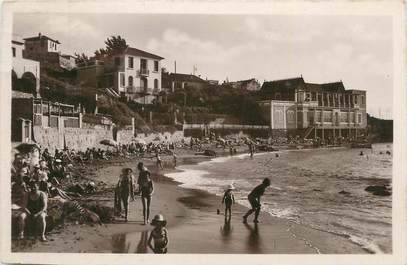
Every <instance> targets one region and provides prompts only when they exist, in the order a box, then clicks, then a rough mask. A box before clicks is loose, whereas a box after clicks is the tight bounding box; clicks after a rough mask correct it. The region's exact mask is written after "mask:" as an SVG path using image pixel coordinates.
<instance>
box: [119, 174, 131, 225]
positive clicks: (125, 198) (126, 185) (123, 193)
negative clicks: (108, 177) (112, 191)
mask: <svg viewBox="0 0 407 265" xmlns="http://www.w3.org/2000/svg"><path fill="white" fill-rule="evenodd" d="M132 173H133V170H132V169H131V168H125V169H123V171H122V175H120V177H119V182H118V183H117V186H118V191H119V192H120V199H121V201H122V202H123V208H124V219H125V221H126V222H127V220H128V219H127V216H128V213H129V199H130V198H131V200H132V201H134V189H133V186H134V180H133V175H132Z"/></svg>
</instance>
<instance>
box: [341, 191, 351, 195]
mask: <svg viewBox="0 0 407 265" xmlns="http://www.w3.org/2000/svg"><path fill="white" fill-rule="evenodd" d="M339 194H342V195H349V194H350V192H349V191H344V190H341V191H340V192H339Z"/></svg>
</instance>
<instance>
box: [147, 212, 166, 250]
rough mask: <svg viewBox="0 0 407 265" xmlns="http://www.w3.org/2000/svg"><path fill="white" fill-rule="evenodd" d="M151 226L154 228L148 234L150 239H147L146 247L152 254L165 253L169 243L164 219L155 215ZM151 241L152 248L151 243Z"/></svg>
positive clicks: (159, 215)
mask: <svg viewBox="0 0 407 265" xmlns="http://www.w3.org/2000/svg"><path fill="white" fill-rule="evenodd" d="M151 225H152V226H154V229H153V231H151V233H150V237H149V239H148V246H149V247H150V248H151V250H152V251H153V252H154V253H157V254H164V253H167V247H168V242H169V240H168V231H167V229H166V228H165V226H166V225H167V221H166V220H165V219H164V216H163V215H161V214H157V215H156V216H154V219H153V220H152V221H151ZM153 240H154V246H153V245H152V243H151V242H152V241H153Z"/></svg>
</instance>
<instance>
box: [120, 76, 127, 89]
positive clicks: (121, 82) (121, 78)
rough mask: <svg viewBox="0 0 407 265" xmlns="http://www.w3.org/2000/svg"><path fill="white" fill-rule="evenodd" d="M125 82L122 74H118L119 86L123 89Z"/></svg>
mask: <svg viewBox="0 0 407 265" xmlns="http://www.w3.org/2000/svg"><path fill="white" fill-rule="evenodd" d="M125 82H126V80H125V77H124V73H120V86H121V87H123V86H124V83H125Z"/></svg>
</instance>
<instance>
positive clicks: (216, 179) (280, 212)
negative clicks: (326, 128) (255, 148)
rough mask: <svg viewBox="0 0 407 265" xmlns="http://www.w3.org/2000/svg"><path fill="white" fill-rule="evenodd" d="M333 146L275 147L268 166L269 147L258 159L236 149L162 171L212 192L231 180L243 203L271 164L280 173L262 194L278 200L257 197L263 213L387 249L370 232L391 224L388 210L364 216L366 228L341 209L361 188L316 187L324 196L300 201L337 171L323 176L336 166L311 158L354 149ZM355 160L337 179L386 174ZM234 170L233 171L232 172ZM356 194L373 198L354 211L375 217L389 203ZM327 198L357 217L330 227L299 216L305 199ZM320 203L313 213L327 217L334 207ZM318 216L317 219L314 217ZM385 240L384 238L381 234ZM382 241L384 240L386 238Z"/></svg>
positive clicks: (217, 192)
mask: <svg viewBox="0 0 407 265" xmlns="http://www.w3.org/2000/svg"><path fill="white" fill-rule="evenodd" d="M336 149H338V150H337V152H341V153H340V154H338V153H335V152H333V153H332V152H331V151H330V150H329V152H328V150H322V151H321V152H326V154H325V153H321V152H318V151H316V152H315V153H311V154H310V151H312V149H310V150H305V149H304V150H285V151H279V152H278V153H280V158H281V156H283V159H281V160H280V161H278V159H276V160H275V161H276V162H277V163H278V164H277V165H276V164H275V163H273V165H272V166H271V163H270V162H271V157H270V158H268V157H267V155H270V156H274V153H267V152H266V153H258V154H255V155H256V156H257V157H258V159H250V157H249V154H240V155H235V156H226V157H216V158H213V159H211V160H208V161H204V162H201V163H198V164H197V165H193V166H191V165H190V166H180V167H179V168H178V169H180V170H181V172H175V173H168V174H166V176H168V177H170V178H172V179H174V180H175V181H178V182H180V183H182V184H181V187H185V188H193V189H201V190H205V191H207V192H209V193H212V194H215V195H218V196H219V195H222V194H223V192H224V189H225V188H226V186H227V185H229V184H231V183H234V185H235V187H236V188H237V190H236V191H235V198H236V201H237V202H238V203H239V204H241V205H243V206H246V207H249V206H250V205H249V203H248V201H247V198H246V196H247V193H248V192H249V187H253V186H254V185H257V184H258V182H259V181H261V177H262V176H264V174H269V173H268V172H271V171H270V168H271V169H272V170H274V171H273V172H274V174H281V173H282V174H283V175H282V176H280V177H279V178H277V179H274V180H273V182H274V183H273V185H272V186H271V187H270V188H271V189H272V190H275V191H276V192H274V193H271V194H269V195H267V196H277V197H274V198H276V199H278V200H277V201H275V199H274V200H273V199H271V198H272V197H269V199H271V201H272V203H268V202H263V210H264V211H265V212H267V213H269V214H270V215H271V216H274V217H279V218H284V219H286V220H290V221H294V222H295V223H298V224H302V225H307V226H309V227H312V228H315V229H318V230H320V231H325V232H329V233H332V234H335V235H340V236H344V237H346V238H348V239H349V240H351V241H352V242H354V243H355V244H357V245H359V246H361V247H362V248H364V249H366V250H367V251H369V252H371V253H383V252H388V251H387V250H386V251H383V250H382V249H381V248H380V247H379V246H378V244H377V243H376V239H375V238H374V236H376V235H378V234H379V233H376V231H380V229H381V227H386V226H387V227H389V225H390V228H391V215H390V218H389V219H388V220H389V221H390V223H388V222H383V221H379V220H374V219H371V220H368V222H367V224H369V225H371V226H372V225H373V228H372V227H370V228H369V229H370V230H366V229H365V228H364V227H363V226H364V224H365V223H366V222H365V220H364V218H363V216H360V218H358V216H352V214H351V215H349V214H348V213H347V211H348V210H347V209H348V207H347V206H349V205H352V203H354V202H355V201H354V199H358V197H357V196H364V195H361V194H363V193H361V194H358V193H352V194H351V196H349V197H342V196H339V195H333V194H332V195H330V194H331V193H329V192H328V193H317V194H318V196H319V195H321V196H325V197H321V198H320V199H321V200H322V201H318V200H314V201H304V202H303V200H304V199H307V200H309V199H312V196H310V194H311V193H310V192H312V190H313V189H314V188H315V187H316V185H319V184H321V183H323V182H321V181H324V179H326V180H327V181H336V180H335V179H339V178H341V176H340V175H337V176H335V177H334V178H326V176H330V175H332V173H330V172H334V171H333V170H335V169H336V168H334V169H331V168H329V167H327V166H326V165H327V164H320V165H321V167H320V166H318V167H317V168H315V166H313V165H314V164H312V163H315V160H316V159H318V158H319V157H321V154H322V155H323V158H324V159H325V163H327V162H328V163H337V162H336V161H337V160H338V156H340V155H343V154H342V152H343V153H344V155H347V153H350V156H352V154H353V155H354V153H355V150H349V151H348V150H345V149H343V148H336ZM301 152H306V153H307V154H308V155H307V157H304V158H305V160H304V159H303V157H302V153H301ZM356 152H357V151H356ZM289 153H293V155H291V156H290V155H289ZM331 154H332V155H331ZM327 156H332V158H329V159H331V160H327V159H328V158H327ZM309 157H311V159H309ZM313 157H314V158H313ZM377 158H378V157H377ZM290 159H294V160H290ZM373 159H375V157H373V155H371V158H370V161H369V162H367V163H371V162H373V161H372V160H373ZM241 160H243V161H241ZM308 160H309V161H308ZM269 161H270V162H269ZM330 161H332V162H330ZM355 161H356V160H355ZM361 161H362V162H363V160H361ZM307 163H308V164H307ZM309 163H311V168H310V167H309V166H310V164H309ZM348 163H349V162H348ZM358 163H360V161H356V162H355V164H352V163H351V165H349V166H347V167H346V168H344V171H346V172H348V173H350V174H356V175H357V177H356V176H353V177H352V179H353V181H352V182H349V180H346V179H344V180H343V181H347V182H344V185H345V184H346V183H348V184H349V185H351V186H352V187H353V186H354V184H355V181H356V182H358V183H357V184H358V185H359V186H360V185H363V184H364V183H366V181H376V180H377V179H380V178H383V177H384V178H386V175H383V174H386V173H385V172H382V173H380V174H381V175H377V176H376V175H372V174H371V173H367V172H366V171H363V170H364V167H363V166H362V167H358ZM246 165H247V166H246ZM304 166H305V167H304ZM367 166H371V165H370V164H369V165H367ZM373 166H379V167H380V165H377V163H374V164H373ZM339 168H340V167H339ZM327 170H328V171H327ZM340 170H342V168H340ZM369 170H370V171H369V172H375V173H376V171H374V170H372V169H370V168H369ZM297 171H298V172H300V175H298V176H299V177H301V176H303V177H309V178H310V181H311V182H304V183H302V182H298V181H299V180H301V179H299V178H298V177H296V175H295V174H296V172H297ZM301 172H303V174H304V175H302V173H301ZM307 172H308V173H307ZM285 173H288V174H289V175H287V177H283V176H285V175H286V174H285ZM305 173H307V174H306V175H307V176H306V175H305ZM343 173H345V172H341V173H340V174H343ZM348 173H346V174H348ZM361 173H362V174H361ZM234 174H236V176H235V175H234ZM293 174H294V175H293ZM334 174H335V173H334ZM369 174H370V175H371V176H374V178H373V177H371V176H370V177H369ZM324 176H325V177H324ZM342 176H343V175H342ZM390 178H391V176H390ZM314 180H316V181H319V182H316V183H315V184H314V182H315V181H314ZM390 180H391V179H390ZM276 181H277V182H278V183H277V185H275V182H276ZM280 182H281V183H280ZM291 183H293V184H291ZM333 183H335V182H333ZM287 184H288V185H287ZM304 185H305V186H304ZM328 185H329V184H328ZM282 187H283V188H282ZM327 187H329V186H327ZM307 189H308V190H307ZM318 189H319V187H318ZM325 189H326V188H325ZM318 191H319V192H322V191H324V188H322V190H318ZM287 192H288V193H287ZM297 192H300V193H297ZM302 192H306V194H302V195H298V196H300V197H298V196H297V195H295V194H301V193H302ZM361 192H364V191H363V189H362V190H361ZM312 194H314V196H315V192H313V193H312ZM327 194H328V195H327ZM286 195H288V196H291V197H287V198H286ZM294 195H295V196H294ZM367 195H368V194H367ZM267 196H266V197H267ZM304 196H305V197H304ZM318 196H317V198H319V197H318ZM332 196H333V197H332ZM352 196H356V197H355V198H354V199H353V197H352ZM351 197H352V198H351ZM301 198H302V199H301ZM361 198H363V201H364V202H367V201H370V199H369V198H371V199H374V201H371V202H370V203H369V204H368V205H366V207H364V208H362V209H361V211H360V213H361V214H367V215H370V216H371V217H372V218H379V217H380V212H381V211H380V210H379V208H378V207H381V208H380V209H383V207H385V209H386V208H387V209H391V199H390V201H388V200H389V199H388V198H387V199H386V198H376V197H369V196H368V197H361ZM294 202H295V203H297V204H298V207H299V209H301V210H300V211H299V209H297V208H295V207H292V206H290V204H292V203H294ZM327 202H328V203H331V204H333V206H334V207H336V208H335V209H336V210H335V211H338V212H337V213H335V214H338V215H341V211H342V212H344V213H345V214H342V217H345V218H347V219H346V220H347V221H349V222H353V221H352V220H354V221H355V222H357V223H355V224H354V225H355V226H352V223H348V224H344V225H342V227H340V226H336V228H335V229H334V230H332V228H334V227H332V226H331V227H329V226H325V225H324V224H323V223H321V222H322V219H321V220H318V219H315V217H313V218H311V219H310V220H307V222H305V221H306V220H304V219H303V214H304V210H310V209H309V207H310V206H311V205H312V206H313V207H315V206H318V204H320V203H327ZM342 202H345V203H347V204H345V205H343V206H342ZM389 202H390V206H389V205H388V204H389ZM307 203H311V204H308V206H307ZM280 204H281V205H280ZM359 205H360V202H359V204H358V205H357V206H355V207H359ZM304 207H305V208H304ZM320 207H321V211H320V212H319V216H321V217H323V218H328V216H329V215H330V213H331V214H332V213H334V212H335V211H330V210H329V207H332V206H331V205H325V204H321V206H320ZM326 207H327V208H326ZM324 208H326V209H324ZM378 210H379V211H378ZM369 211H371V212H370V214H369ZM305 212H307V211H305ZM355 214H357V213H355ZM375 215H377V216H375ZM383 217H387V216H386V215H384V216H383ZM308 219H309V218H308ZM318 221H319V222H320V223H318ZM358 229H362V230H359V231H358ZM372 229H373V230H372ZM364 233H369V235H370V237H373V239H372V238H367V237H366V236H362V235H363V234H364ZM379 236H382V238H380V240H384V239H383V235H379ZM385 241H387V239H386V240H385ZM384 244H386V245H387V243H386V242H385V243H384ZM382 245H383V244H382ZM389 248H390V249H391V244H390V246H389Z"/></svg>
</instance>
